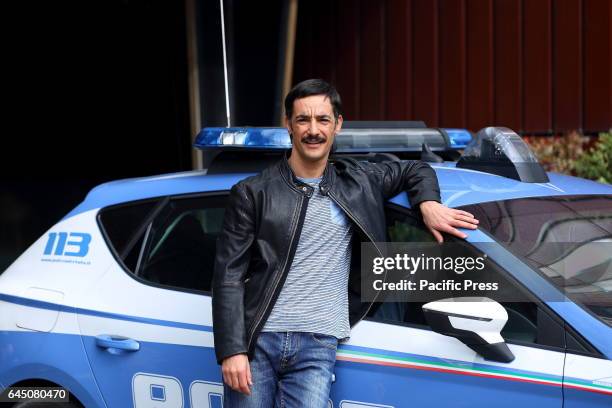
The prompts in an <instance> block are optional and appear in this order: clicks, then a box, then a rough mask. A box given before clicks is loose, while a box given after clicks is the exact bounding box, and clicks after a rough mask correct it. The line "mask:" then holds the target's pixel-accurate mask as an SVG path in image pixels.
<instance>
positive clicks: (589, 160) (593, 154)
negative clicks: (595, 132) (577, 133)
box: [575, 132, 612, 184]
mask: <svg viewBox="0 0 612 408" xmlns="http://www.w3.org/2000/svg"><path fill="white" fill-rule="evenodd" d="M575 169H576V174H577V175H578V176H580V177H585V178H589V179H592V180H597V181H599V182H600V183H608V184H610V183H612V132H609V133H600V134H599V140H598V141H597V142H596V143H595V146H593V147H592V148H591V149H590V150H589V151H587V152H586V153H585V154H583V155H581V156H580V157H579V158H578V160H577V161H576V163H575Z"/></svg>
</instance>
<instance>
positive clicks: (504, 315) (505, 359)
mask: <svg viewBox="0 0 612 408" xmlns="http://www.w3.org/2000/svg"><path fill="white" fill-rule="evenodd" d="M423 312H424V314H425V319H426V320H427V322H428V323H429V326H430V327H431V328H432V330H433V331H435V332H436V333H440V334H443V335H445V336H450V337H455V338H456V339H458V340H460V341H461V342H462V343H463V344H465V345H466V346H468V347H469V348H471V349H472V350H474V351H475V352H476V353H478V354H479V355H481V356H482V357H483V358H484V359H485V360H491V361H499V362H502V363H509V362H511V361H512V360H514V354H512V351H510V349H509V348H508V345H507V344H506V342H505V341H504V338H503V337H502V336H501V334H500V332H501V330H502V329H503V328H504V326H505V325H506V322H507V321H508V312H506V309H504V307H503V306H502V305H500V304H499V303H497V302H496V301H494V300H491V299H489V298H486V297H459V298H449V299H441V300H436V301H434V302H429V303H426V304H424V305H423Z"/></svg>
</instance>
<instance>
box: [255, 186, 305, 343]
mask: <svg viewBox="0 0 612 408" xmlns="http://www.w3.org/2000/svg"><path fill="white" fill-rule="evenodd" d="M306 199H307V198H306V196H302V198H301V200H300V203H299V204H298V208H297V211H296V212H295V214H296V215H295V216H294V219H295V217H296V216H297V220H295V221H294V224H295V227H294V229H293V232H292V233H291V240H290V241H289V252H288V254H287V257H286V258H285V263H284V264H283V268H282V272H281V273H279V274H278V276H277V278H276V280H275V282H274V286H273V289H272V291H271V292H270V296H269V297H268V300H267V302H266V306H265V307H264V308H262V309H261V312H260V313H259V316H258V317H257V320H256V323H255V324H254V325H253V329H252V330H251V333H250V334H249V341H248V342H247V350H250V349H251V342H252V340H253V335H254V334H255V332H256V331H257V327H258V326H259V325H260V324H261V320H262V319H263V317H264V316H265V315H266V312H267V310H268V308H269V307H270V303H271V302H272V299H273V298H274V294H275V293H276V290H277V289H278V284H279V283H280V281H281V279H282V277H283V276H284V275H285V273H286V269H287V264H288V263H289V258H290V256H289V255H290V254H291V252H293V243H294V241H295V235H296V231H297V229H298V227H299V225H298V224H299V221H300V219H301V218H302V212H303V211H302V209H303V208H304V209H305V208H306V207H304V201H305V200H306Z"/></svg>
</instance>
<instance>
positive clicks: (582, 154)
mask: <svg viewBox="0 0 612 408" xmlns="http://www.w3.org/2000/svg"><path fill="white" fill-rule="evenodd" d="M523 139H524V140H525V141H526V142H527V143H528V144H529V146H530V148H531V149H532V150H533V152H534V153H535V155H536V156H537V158H538V160H539V161H540V163H542V166H544V168H545V169H546V171H553V172H558V173H565V174H570V175H573V176H578V177H584V178H588V179H591V180H595V181H599V182H601V183H608V184H610V183H612V170H611V166H612V164H611V163H612V131H611V132H609V133H600V134H599V138H598V139H597V141H596V142H595V143H592V139H591V138H589V137H587V136H584V135H582V134H580V133H578V132H575V131H574V132H569V133H566V134H564V135H561V136H525V137H524V138H523ZM589 145H593V147H591V148H588V147H587V146H589Z"/></svg>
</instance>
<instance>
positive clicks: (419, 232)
mask: <svg viewBox="0 0 612 408" xmlns="http://www.w3.org/2000/svg"><path fill="white" fill-rule="evenodd" d="M386 221H387V231H388V235H389V237H388V238H389V240H390V241H393V242H411V241H412V242H426V241H434V239H433V237H432V236H431V234H430V233H429V231H428V230H427V229H426V228H425V226H424V225H423V223H422V221H421V220H420V218H419V217H418V216H417V214H416V213H415V212H413V211H412V210H407V209H404V208H398V207H397V206H394V205H389V206H388V207H387V209H386ZM445 240H447V241H452V240H453V238H452V237H450V236H445ZM456 242H460V241H459V240H456ZM461 242H463V243H464V244H465V249H466V251H468V252H469V251H474V253H473V254H471V253H466V256H478V255H479V253H478V252H477V250H476V249H475V248H474V247H473V246H472V245H470V244H469V243H467V242H465V241H461ZM485 263H486V268H487V270H490V271H491V273H499V274H500V278H498V279H497V280H498V281H501V280H502V279H504V278H503V276H506V274H505V273H504V272H503V270H501V269H500V266H499V265H497V264H495V263H494V262H492V261H491V260H488V259H487V260H486V261H485ZM504 280H505V281H506V282H508V284H510V285H516V283H511V282H512V281H510V280H507V279H504ZM516 290H517V291H524V290H523V289H522V288H519V287H517V288H516ZM494 300H497V299H494ZM424 303H425V302H382V303H380V304H378V305H377V307H376V308H373V310H372V311H371V312H370V313H369V318H370V319H371V320H376V321H380V322H385V323H391V324H405V325H417V326H422V327H424V328H426V327H428V324H427V321H426V320H425V316H424V314H423V310H422V306H423V305H424ZM500 303H501V304H502V305H503V306H504V308H505V309H506V311H507V312H508V322H507V323H506V325H505V326H504V329H503V330H502V332H501V335H502V336H503V337H504V339H505V340H509V341H518V342H526V343H533V344H545V343H546V344H547V345H550V344H548V343H549V342H550V339H545V340H544V339H540V338H539V334H538V325H539V324H540V325H541V322H542V319H545V318H546V316H545V315H544V314H543V313H542V311H539V310H538V306H537V305H536V303H534V302H529V301H523V302H500ZM540 337H541V335H540Z"/></svg>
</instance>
